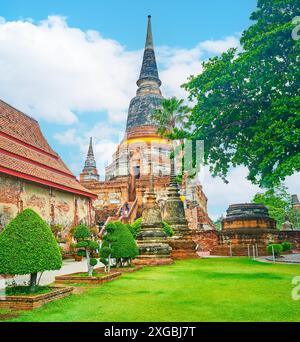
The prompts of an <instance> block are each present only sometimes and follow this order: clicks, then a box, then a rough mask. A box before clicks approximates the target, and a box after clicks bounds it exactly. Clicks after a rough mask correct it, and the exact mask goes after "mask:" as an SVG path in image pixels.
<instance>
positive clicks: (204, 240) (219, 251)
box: [193, 229, 300, 256]
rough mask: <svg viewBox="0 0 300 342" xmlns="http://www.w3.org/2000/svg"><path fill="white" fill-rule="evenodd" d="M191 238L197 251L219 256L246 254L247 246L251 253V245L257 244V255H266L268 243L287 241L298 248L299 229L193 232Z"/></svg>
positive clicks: (299, 244)
mask: <svg viewBox="0 0 300 342" xmlns="http://www.w3.org/2000/svg"><path fill="white" fill-rule="evenodd" d="M193 239H194V241H195V243H196V244H197V245H198V251H201V252H209V253H210V254H211V255H220V256H230V255H231V254H232V256H247V255H248V248H249V249H250V254H251V255H252V254H253V246H255V247H256V246H257V249H258V254H259V255H266V254H267V252H266V247H267V245H268V244H270V243H282V242H285V241H289V242H291V243H292V244H293V248H294V249H296V250H299V249H300V230H294V231H278V230H272V229H244V230H242V229H241V230H223V231H201V232H194V234H193Z"/></svg>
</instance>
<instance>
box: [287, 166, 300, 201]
mask: <svg viewBox="0 0 300 342" xmlns="http://www.w3.org/2000/svg"><path fill="white" fill-rule="evenodd" d="M285 185H286V186H287V187H288V189H289V193H290V194H291V195H293V194H297V195H298V196H299V198H300V172H295V173H294V174H293V175H292V176H289V177H286V180H285Z"/></svg>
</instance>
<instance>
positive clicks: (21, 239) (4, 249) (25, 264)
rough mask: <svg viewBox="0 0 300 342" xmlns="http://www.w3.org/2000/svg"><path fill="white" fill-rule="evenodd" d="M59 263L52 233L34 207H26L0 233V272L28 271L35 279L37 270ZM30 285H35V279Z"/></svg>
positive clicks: (19, 272)
mask: <svg viewBox="0 0 300 342" xmlns="http://www.w3.org/2000/svg"><path fill="white" fill-rule="evenodd" d="M61 266H62V257H61V253H60V249H59V246H58V244H57V242H56V240H55V237H54V235H53V233H52V231H51V229H50V227H49V226H48V225H47V224H46V223H45V222H44V221H43V220H42V218H41V217H40V216H39V215H38V214H37V213H36V212H35V211H33V210H31V209H25V210H24V211H23V212H21V213H20V214H18V215H17V217H16V218H14V219H13V220H12V221H11V222H10V223H9V224H8V225H7V226H6V227H5V229H4V230H3V232H2V233H1V234H0V274H20V275H21V274H31V275H35V280H36V274H37V273H38V272H43V271H50V270H58V269H60V268H61ZM31 280H32V279H31ZM31 285H33V286H34V285H35V281H34V280H33V283H32V281H31Z"/></svg>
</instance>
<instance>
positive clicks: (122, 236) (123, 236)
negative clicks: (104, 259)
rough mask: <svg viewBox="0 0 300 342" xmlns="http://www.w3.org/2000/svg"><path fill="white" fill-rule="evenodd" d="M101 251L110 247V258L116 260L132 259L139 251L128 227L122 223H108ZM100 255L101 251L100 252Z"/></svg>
mask: <svg viewBox="0 0 300 342" xmlns="http://www.w3.org/2000/svg"><path fill="white" fill-rule="evenodd" d="M106 231H107V234H106V236H105V239H104V242H103V245H102V248H101V249H102V250H103V249H104V248H106V247H108V246H109V243H110V245H111V257H112V258H116V259H120V258H123V259H134V258H135V257H136V256H137V255H138V254H139V250H138V247H137V245H136V242H135V240H134V238H133V236H132V234H131V232H130V230H129V228H128V225H125V224H123V223H122V222H113V223H109V224H108V225H107V227H106ZM100 254H101V251H100Z"/></svg>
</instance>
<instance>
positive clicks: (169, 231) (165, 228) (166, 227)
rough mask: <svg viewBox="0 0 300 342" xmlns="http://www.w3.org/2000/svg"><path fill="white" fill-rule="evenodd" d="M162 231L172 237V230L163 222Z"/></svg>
mask: <svg viewBox="0 0 300 342" xmlns="http://www.w3.org/2000/svg"><path fill="white" fill-rule="evenodd" d="M162 223H163V230H164V232H165V233H166V234H167V236H169V237H171V236H173V235H174V230H173V228H172V227H171V226H170V225H169V223H168V222H166V221H163V222H162Z"/></svg>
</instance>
